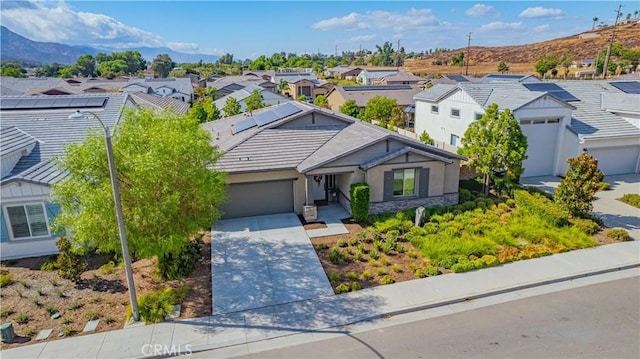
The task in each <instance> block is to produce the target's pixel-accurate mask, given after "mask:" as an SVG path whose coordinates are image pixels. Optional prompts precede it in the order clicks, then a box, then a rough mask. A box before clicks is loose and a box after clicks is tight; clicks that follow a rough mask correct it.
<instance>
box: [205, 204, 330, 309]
mask: <svg viewBox="0 0 640 359" xmlns="http://www.w3.org/2000/svg"><path fill="white" fill-rule="evenodd" d="M211 238H212V241H211V274H212V280H213V284H212V292H213V314H214V315H216V314H225V313H231V312H238V311H243V310H248V309H254V308H263V307H269V306H274V305H277V304H282V303H288V302H293V301H300V300H305V299H313V298H318V297H322V296H327V295H333V290H332V288H331V284H329V281H328V279H327V275H326V274H325V273H324V270H323V269H322V265H321V264H320V260H319V259H318V256H317V255H316V252H315V250H314V249H313V246H312V245H311V241H310V240H309V237H308V236H307V234H306V233H305V230H304V228H303V227H302V225H301V224H300V220H299V219H298V216H296V215H295V214H294V213H289V214H275V215H269V216H256V217H245V218H238V219H229V220H222V221H219V222H218V223H217V224H216V226H215V227H214V228H213V231H212V234H211Z"/></svg>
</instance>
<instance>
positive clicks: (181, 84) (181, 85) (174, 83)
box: [123, 77, 193, 95]
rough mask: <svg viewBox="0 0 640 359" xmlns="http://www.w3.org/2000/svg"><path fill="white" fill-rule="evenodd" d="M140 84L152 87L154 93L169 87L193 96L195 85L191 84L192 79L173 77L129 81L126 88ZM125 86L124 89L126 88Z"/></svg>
mask: <svg viewBox="0 0 640 359" xmlns="http://www.w3.org/2000/svg"><path fill="white" fill-rule="evenodd" d="M133 84H138V85H140V86H144V87H151V88H152V89H153V90H154V91H155V90H156V89H158V88H160V87H169V88H172V89H174V90H176V91H178V92H182V93H183V94H187V95H191V94H193V85H192V84H191V78H189V77H172V78H162V79H146V78H145V79H140V78H132V79H129V81H128V83H127V85H126V86H130V85H133ZM126 86H123V87H126Z"/></svg>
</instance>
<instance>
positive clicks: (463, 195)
mask: <svg viewBox="0 0 640 359" xmlns="http://www.w3.org/2000/svg"><path fill="white" fill-rule="evenodd" d="M473 200H474V198H473V195H472V194H471V191H469V190H468V189H466V188H460V189H459V190H458V203H465V202H468V201H473Z"/></svg>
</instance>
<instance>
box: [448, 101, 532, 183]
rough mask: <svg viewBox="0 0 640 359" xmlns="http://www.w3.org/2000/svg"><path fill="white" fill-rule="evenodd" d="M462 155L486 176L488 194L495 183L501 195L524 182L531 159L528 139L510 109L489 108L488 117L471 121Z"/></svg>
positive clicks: (464, 140) (461, 150) (463, 143)
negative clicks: (523, 163)
mask: <svg viewBox="0 0 640 359" xmlns="http://www.w3.org/2000/svg"><path fill="white" fill-rule="evenodd" d="M462 145H463V147H462V148H461V149H460V150H459V152H460V154H462V155H463V156H466V157H468V158H469V160H470V163H469V165H470V166H471V167H472V168H474V169H475V170H476V171H477V172H478V173H481V174H483V175H484V192H485V194H488V193H489V184H490V183H494V185H495V186H496V189H497V190H498V191H499V192H510V191H511V190H512V189H513V188H514V186H516V185H517V184H518V182H519V181H520V175H521V174H522V172H523V170H524V169H523V168H522V161H524V160H525V159H526V158H527V156H526V153H527V137H525V135H524V134H523V133H522V129H521V128H520V124H519V123H518V120H516V118H515V117H514V116H513V113H511V111H510V110H509V109H504V110H503V111H502V112H500V111H499V110H498V105H497V104H495V103H493V104H491V105H489V107H488V108H487V110H486V112H485V114H484V116H482V117H481V118H480V119H479V120H477V121H473V122H471V124H470V125H469V127H468V128H467V131H466V132H465V133H464V137H463V138H462Z"/></svg>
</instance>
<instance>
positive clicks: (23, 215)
mask: <svg viewBox="0 0 640 359" xmlns="http://www.w3.org/2000/svg"><path fill="white" fill-rule="evenodd" d="M6 209H7V218H8V220H9V228H11V234H12V235H13V238H14V239H25V238H35V237H43V236H48V235H49V224H48V223H47V215H46V211H45V208H44V203H35V204H25V205H20V206H7V207H6Z"/></svg>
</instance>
